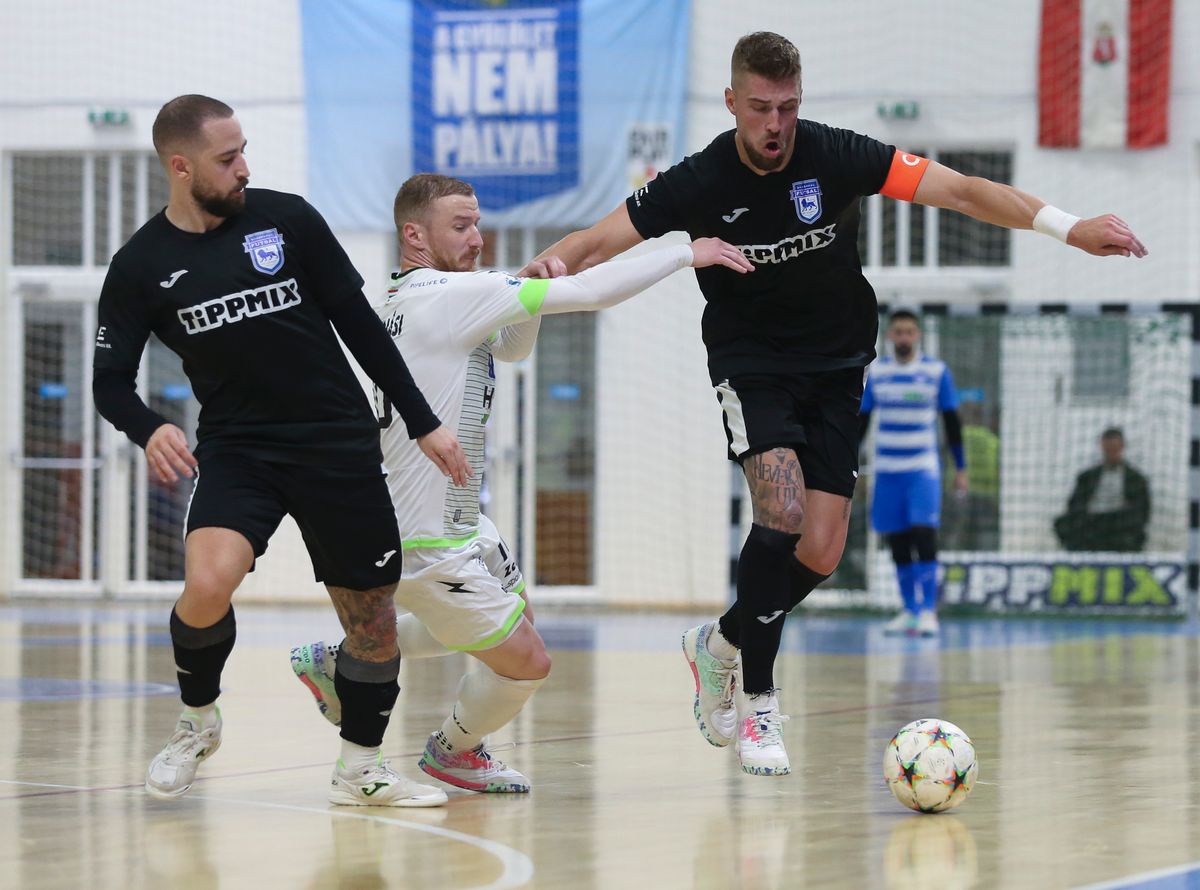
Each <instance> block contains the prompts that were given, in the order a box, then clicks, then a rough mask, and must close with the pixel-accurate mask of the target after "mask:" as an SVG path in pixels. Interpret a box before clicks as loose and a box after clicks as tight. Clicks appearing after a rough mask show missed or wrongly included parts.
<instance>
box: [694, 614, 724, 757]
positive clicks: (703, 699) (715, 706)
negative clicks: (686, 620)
mask: <svg viewBox="0 0 1200 890" xmlns="http://www.w3.org/2000/svg"><path fill="white" fill-rule="evenodd" d="M716 629H717V623H716V622H715V621H710V622H709V623H708V624H702V625H700V626H699V627H693V628H692V629H691V630H689V631H688V632H687V633H685V634H684V635H683V654H684V657H685V658H687V660H688V665H689V666H690V667H691V669H692V677H693V679H695V681H696V698H695V701H694V703H693V705H692V712H693V713H694V714H695V716H696V726H698V727H699V729H700V734H701V735H702V736H704V738H705V739H706V740H707V741H708V743H709V744H710V745H716V746H717V747H718V748H724V747H725V746H726V745H728V744H729V743H730V742H732V741H733V736H734V734H735V733H736V732H737V708H736V707H735V706H734V703H733V693H734V688H735V686H736V683H737V681H736V679H735V673H736V672H735V671H734V668H736V667H737V661H725V660H723V659H720V658H717V656H715V655H713V654H712V653H711V652H709V651H708V638H709V637H710V636H711V635H712V633H713V631H715V630H716Z"/></svg>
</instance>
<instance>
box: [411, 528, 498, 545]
mask: <svg viewBox="0 0 1200 890" xmlns="http://www.w3.org/2000/svg"><path fill="white" fill-rule="evenodd" d="M478 537H479V529H475V531H473V532H471V533H470V534H469V535H465V536H463V537H461V538H409V539H408V540H406V541H402V542H401V544H400V547H401V549H403V550H452V549H454V548H455V547H461V546H462V545H463V544H466V543H467V542H469V541H474V540H475V539H476V538H478Z"/></svg>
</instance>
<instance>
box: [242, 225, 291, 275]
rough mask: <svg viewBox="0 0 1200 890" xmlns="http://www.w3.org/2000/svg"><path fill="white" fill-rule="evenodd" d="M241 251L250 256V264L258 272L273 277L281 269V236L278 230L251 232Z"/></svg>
mask: <svg viewBox="0 0 1200 890" xmlns="http://www.w3.org/2000/svg"><path fill="white" fill-rule="evenodd" d="M242 249H243V250H245V251H246V253H248V254H250V263H251V264H252V265H253V266H254V268H255V269H257V270H258V271H259V272H264V273H266V274H267V275H274V274H275V273H276V272H278V271H279V270H280V269H281V268H282V267H283V236H282V235H280V234H279V230H278V229H267V230H266V231H263V232H251V233H250V234H249V235H247V236H246V239H245V240H244V241H243V242H242Z"/></svg>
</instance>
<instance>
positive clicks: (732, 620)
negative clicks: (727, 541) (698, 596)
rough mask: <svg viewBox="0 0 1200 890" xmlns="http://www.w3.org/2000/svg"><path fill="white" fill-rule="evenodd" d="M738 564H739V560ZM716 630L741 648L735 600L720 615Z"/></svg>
mask: <svg viewBox="0 0 1200 890" xmlns="http://www.w3.org/2000/svg"><path fill="white" fill-rule="evenodd" d="M738 565H739V566H740V565H741V562H740V561H739V562H738ZM717 630H719V631H720V632H721V636H723V637H724V638H725V639H727V640H728V641H729V642H730V643H731V644H732V645H734V646H736V647H737V648H739V649H740V648H742V623H741V620H740V619H739V618H738V604H737V603H736V602H735V603H734V604H733V605H732V606H730V607H729V611H728V612H726V613H725V614H724V615H722V616H721V620H720V621H718V622H717Z"/></svg>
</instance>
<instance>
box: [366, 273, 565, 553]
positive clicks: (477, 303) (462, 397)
mask: <svg viewBox="0 0 1200 890" xmlns="http://www.w3.org/2000/svg"><path fill="white" fill-rule="evenodd" d="M546 285H547V282H546V281H544V280H539V279H519V278H514V277H512V276H510V275H506V274H504V273H502V272H440V271H437V270H436V269H428V268H417V269H411V270H409V271H408V272H404V273H400V272H393V273H392V278H391V285H390V287H389V288H388V293H387V299H386V300H385V301H384V303H383V304H381V305H380V306H378V307H376V311H377V312H378V313H379V315H380V317H381V318H382V319H383V323H384V325H385V326H386V327H387V330H388V332H389V333H390V334H391V335H392V339H393V341H394V342H395V343H396V346H397V348H399V350H400V351H401V353H403V355H404V361H405V362H406V363H407V365H408V368H409V371H410V372H411V373H412V376H413V380H414V381H415V382H416V384H417V386H418V387H419V388H420V390H421V392H422V393H423V394H424V395H425V399H426V400H427V401H428V402H429V407H430V408H432V409H433V411H434V413H435V414H437V416H438V417H439V418H440V419H441V421H442V423H443V424H444V425H445V426H446V427H447V428H448V429H450V430H452V431H453V432H454V433H455V435H457V436H458V441H459V443H460V444H461V445H462V448H463V451H464V452H465V454H466V456H467V460H468V462H469V463H470V465H471V469H472V470H474V472H475V475H474V476H473V477H472V478H471V479H470V480H468V482H467V484H466V486H464V487H459V486H456V485H453V484H451V482H450V480H449V479H447V478H446V477H445V476H443V475H442V473H441V471H440V470H439V469H438V468H437V466H435V465H434V464H433V462H432V461H430V460H429V459H428V458H426V457H425V455H424V454H423V453H422V452H421V449H420V448H419V447H418V446H417V443H416V442H415V441H414V440H412V439H409V437H408V430H407V429H406V428H405V426H404V421H403V420H401V419H400V417H399V416H398V415H397V413H396V412H395V411H394V410H393V409H392V406H391V405H390V404H387V403H386V401H385V400H384V399H383V396H382V394H381V393H380V392H379V391H378V389H377V390H376V393H375V407H376V410H377V412H378V414H379V417H380V425H381V426H382V427H383V434H382V441H381V443H380V444H381V445H382V446H383V463H384V467H385V468H386V469H387V474H388V476H387V482H388V488H389V490H390V491H391V495H392V503H393V504H394V505H395V507H396V520H397V522H398V523H399V526H400V537H401V538H402V539H403V541H404V549H405V551H408V550H413V549H424V548H439V549H444V548H453V547H458V546H461V545H462V544H465V543H466V542H468V541H470V540H471V539H473V538H475V537H477V536H478V535H479V488H480V485H481V484H482V482H483V463H484V428H485V426H486V425H487V422H488V418H489V417H490V416H491V413H492V404H493V399H494V397H495V394H496V370H495V365H494V358H495V357H500V358H506V359H508V360H510V361H511V360H513V359H514V358H521V357H523V356H524V355H525V354H528V350H529V349H530V348H532V345H533V340H534V338H535V337H536V335H537V323H536V322H531V320H532V319H535V318H536V317H537V316H538V313H539V311H540V310H541V307H542V301H543V300H544V298H545V293H546ZM522 322H526V323H527V324H523V325H522V324H521V323H522ZM510 325H517V326H518V327H517V328H515V329H514V328H510V327H509V326H510ZM522 349H523V350H524V351H523V352H522ZM506 352H507V353H509V354H506Z"/></svg>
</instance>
